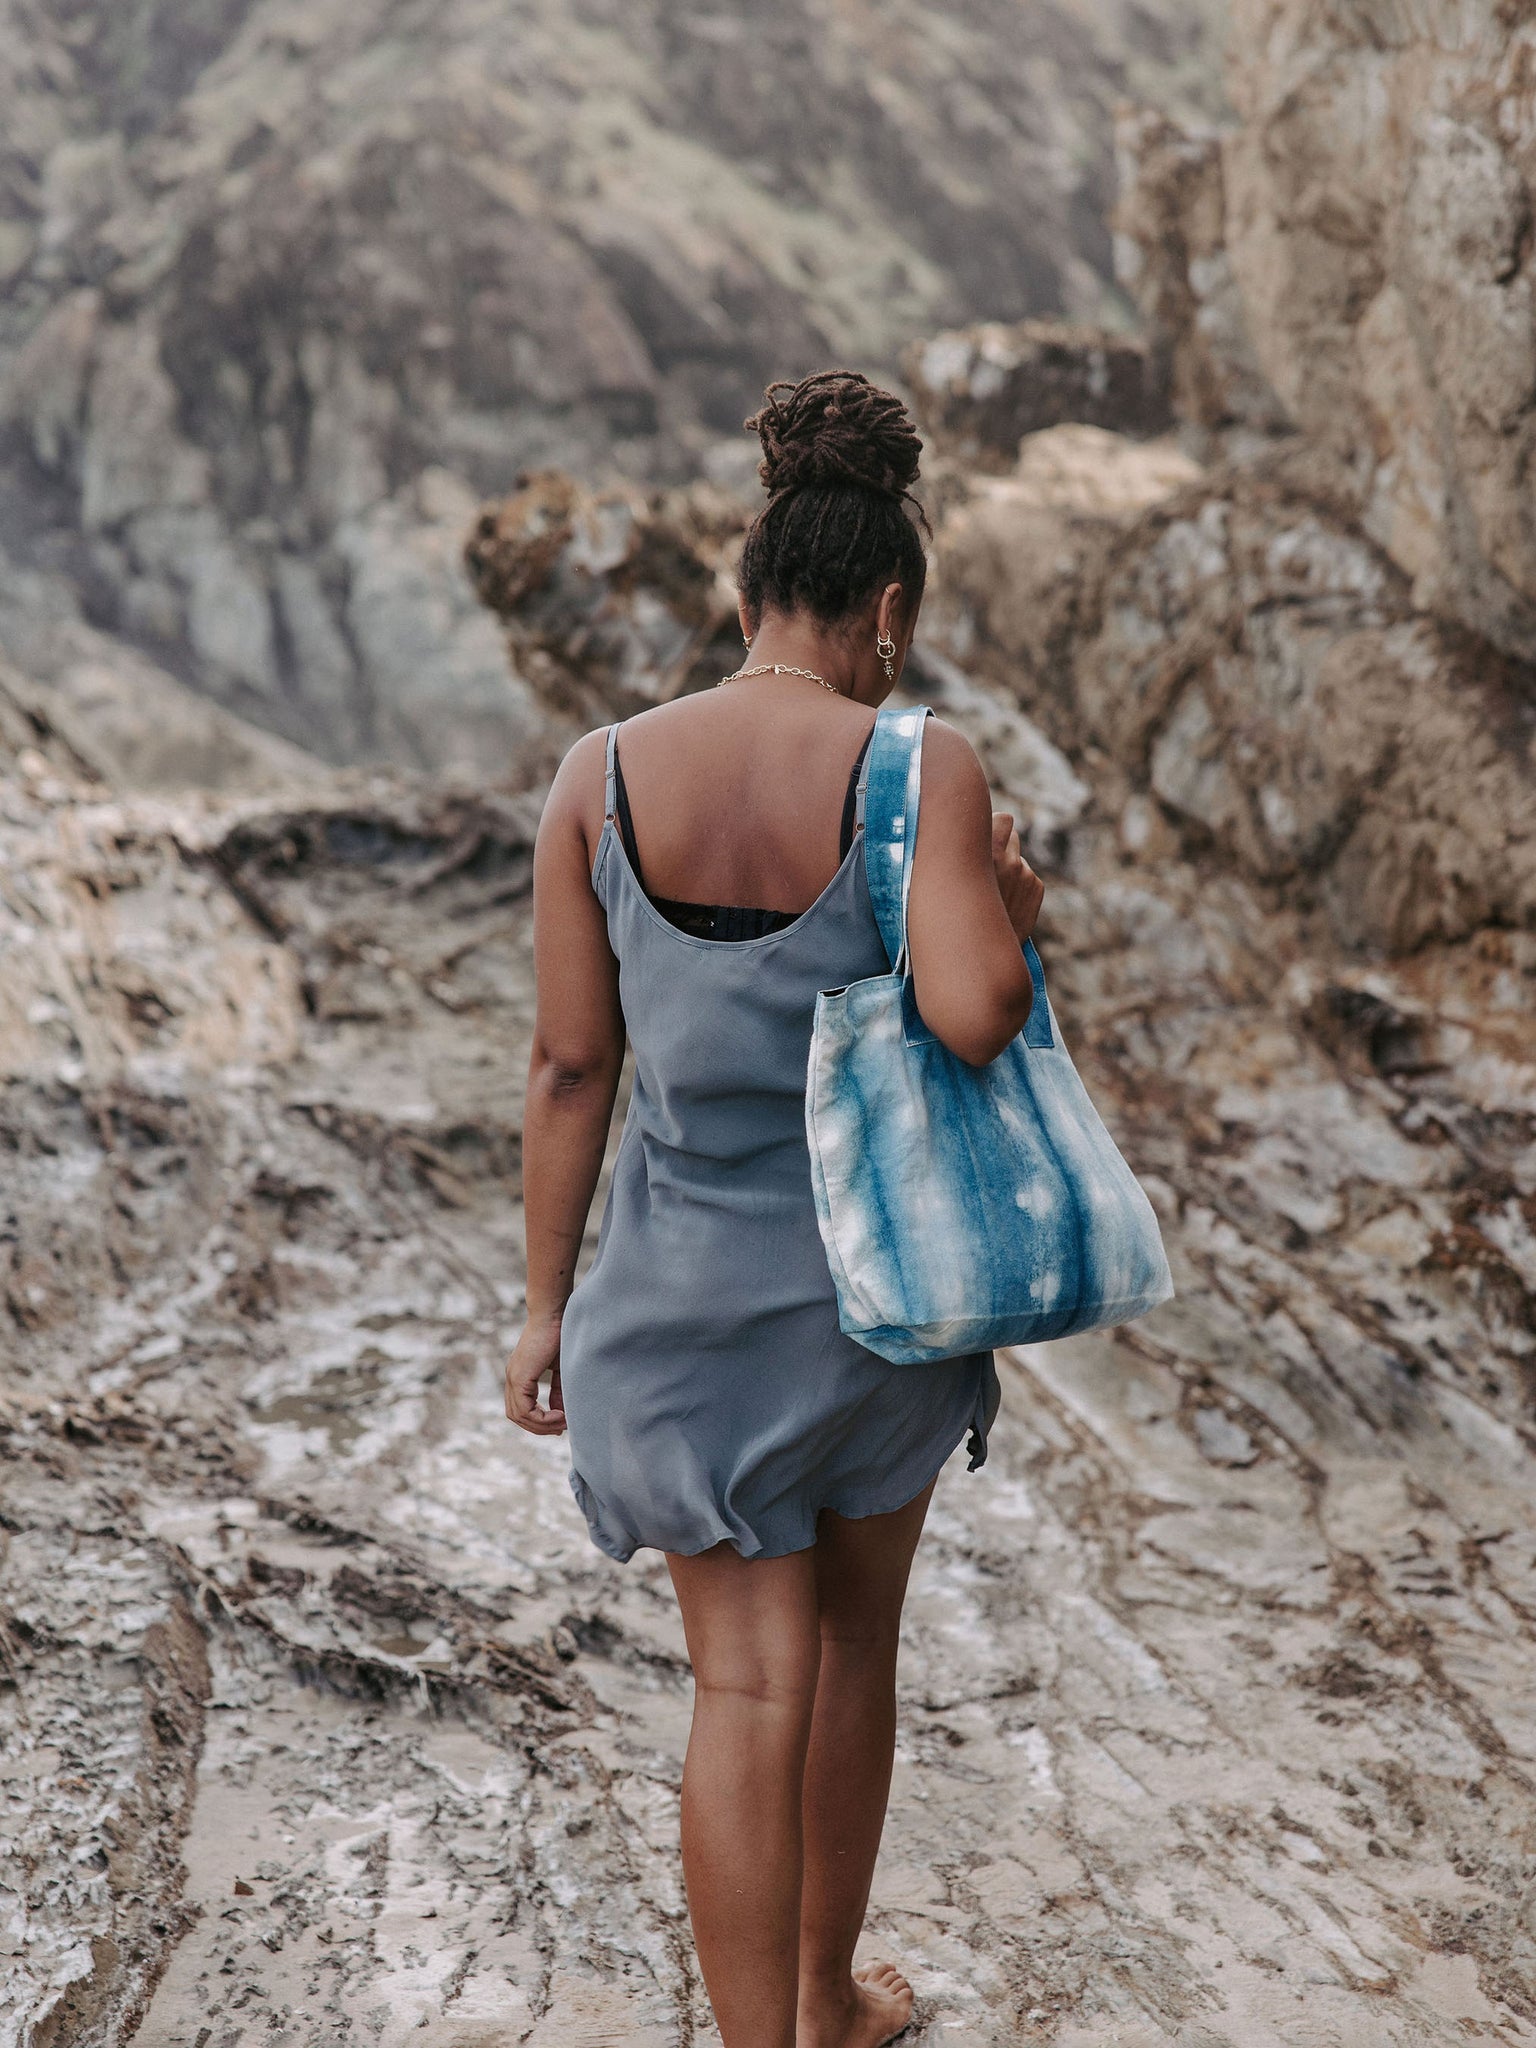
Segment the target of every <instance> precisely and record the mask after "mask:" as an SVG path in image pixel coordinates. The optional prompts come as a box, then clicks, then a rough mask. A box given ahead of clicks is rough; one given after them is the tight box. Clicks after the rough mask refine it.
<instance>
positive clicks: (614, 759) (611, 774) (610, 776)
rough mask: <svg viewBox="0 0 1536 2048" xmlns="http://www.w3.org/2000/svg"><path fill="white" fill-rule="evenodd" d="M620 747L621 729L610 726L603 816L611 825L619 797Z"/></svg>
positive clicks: (604, 780)
mask: <svg viewBox="0 0 1536 2048" xmlns="http://www.w3.org/2000/svg"><path fill="white" fill-rule="evenodd" d="M618 745H619V728H618V727H617V726H616V725H610V726H609V728H608V750H607V753H606V755H605V757H604V759H605V762H606V766H605V768H604V772H603V816H604V817H605V818H606V819H607V820H608V822H609V823H610V824H611V823H612V822H613V820H614V817H615V815H616V810H615V797H616V795H617V767H618V758H619V756H618Z"/></svg>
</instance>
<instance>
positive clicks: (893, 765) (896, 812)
mask: <svg viewBox="0 0 1536 2048" xmlns="http://www.w3.org/2000/svg"><path fill="white" fill-rule="evenodd" d="M930 716H931V713H930V712H929V709H928V706H927V705H926V704H912V705H901V706H899V707H897V706H892V705H889V704H888V705H885V706H883V707H882V709H881V710H880V711H879V712H878V713H877V714H876V717H875V729H874V732H873V734H872V735H871V738H870V742H869V750H868V752H867V753H866V754H865V756H864V772H863V774H862V775H861V776H860V778H859V793H858V800H857V810H856V814H855V815H856V817H857V819H858V821H859V822H860V823H861V824H862V825H863V828H864V871H865V873H866V875H867V876H868V877H869V900H870V904H871V906H872V907H873V909H874V913H875V922H876V924H878V925H879V927H880V937H881V939H882V940H883V942H884V945H885V952H886V958H887V959H888V960H889V961H890V963H891V966H892V967H893V968H894V969H896V970H898V971H899V970H901V969H903V968H904V967H905V965H906V952H907V896H908V893H909V891H910V890H911V887H912V852H913V848H914V847H915V846H916V844H917V808H918V801H919V798H920V797H921V794H922V772H923V728H924V727H925V726H926V725H927V723H928V720H929V717H930Z"/></svg>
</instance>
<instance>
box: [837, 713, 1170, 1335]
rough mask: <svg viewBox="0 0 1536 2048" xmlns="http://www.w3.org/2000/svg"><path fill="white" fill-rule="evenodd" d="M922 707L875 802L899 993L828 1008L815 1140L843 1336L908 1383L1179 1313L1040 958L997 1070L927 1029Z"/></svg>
mask: <svg viewBox="0 0 1536 2048" xmlns="http://www.w3.org/2000/svg"><path fill="white" fill-rule="evenodd" d="M929 716H930V713H929V711H928V709H927V707H926V706H923V705H919V706H916V707H912V708H900V709H895V708H892V707H890V706H887V707H886V708H884V709H883V710H882V711H881V712H880V714H879V717H878V719H877V721H876V725H875V733H874V738H873V740H872V741H871V743H870V748H869V754H868V757H867V760H866V764H865V776H864V789H863V792H862V797H861V805H862V816H863V822H864V857H865V863H866V871H867V874H868V878H869V894H870V901H871V903H872V905H873V907H874V911H875V916H876V920H877V922H878V923H879V926H880V934H881V938H882V940H883V942H884V945H885V950H886V954H887V956H888V958H889V960H890V963H891V971H890V972H889V973H888V974H880V975H876V976H873V977H872V978H871V979H869V980H866V981H858V982H853V983H851V984H850V985H849V986H848V987H846V988H840V989H828V990H824V991H823V992H822V993H821V995H820V996H819V997H818V999H817V1003H816V1017H815V1025H814V1028H813V1032H812V1037H811V1056H810V1068H809V1074H808V1079H807V1087H806V1132H807V1138H808V1141H809V1145H810V1154H811V1172H812V1179H813V1183H814V1188H815V1195H816V1215H817V1221H818V1222H819V1224H820V1226H821V1236H822V1242H823V1244H824V1245H825V1247H826V1253H827V1260H828V1263H829V1264H830V1266H831V1268H832V1277H833V1281H834V1283H835V1285H836V1288H837V1299H838V1316H839V1321H840V1323H841V1326H842V1328H843V1330H844V1332H845V1334H846V1335H848V1336H850V1337H852V1338H854V1339H855V1340H856V1341H857V1342H859V1343H860V1344H864V1345H867V1346H868V1348H869V1349H870V1350H871V1351H874V1352H877V1353H878V1354H879V1355H880V1356H881V1357H882V1358H886V1359H889V1360H891V1361H892V1362H893V1363H895V1364H916V1363H919V1362H921V1361H923V1360H925V1359H932V1358H947V1357H950V1356H952V1355H953V1354H954V1353H955V1352H960V1351H971V1350H979V1349H982V1348H983V1347H991V1346H994V1345H1002V1344H1035V1343H1040V1342H1043V1341H1044V1340H1046V1339H1048V1338H1052V1337H1064V1336H1067V1335H1069V1334H1070V1333H1072V1332H1073V1331H1076V1330H1088V1329H1093V1328H1095V1327H1096V1326H1099V1325H1102V1324H1107V1323H1123V1322H1129V1321H1130V1320H1131V1318H1132V1317H1134V1316H1139V1315H1142V1314H1144V1313H1145V1312H1146V1311H1147V1310H1148V1309H1150V1308H1153V1307H1155V1306H1156V1304H1157V1303H1158V1302H1161V1301H1167V1300H1168V1299H1169V1297H1170V1296H1171V1295H1172V1293H1173V1283H1172V1280H1171V1278H1170V1276H1169V1272H1168V1260H1167V1256H1166V1254H1165V1252H1164V1250H1163V1242H1162V1236H1161V1234H1160V1232H1159V1230H1158V1227H1157V1218H1156V1217H1155V1216H1154V1214H1153V1212H1152V1205H1151V1204H1150V1202H1148V1200H1147V1198H1146V1195H1145V1194H1144V1192H1143V1191H1142V1189H1141V1187H1140V1186H1139V1184H1138V1183H1137V1180H1136V1177H1135V1175H1134V1174H1133V1173H1132V1172H1131V1170H1130V1168H1129V1166H1127V1165H1126V1163H1125V1160H1124V1159H1123V1158H1122V1157H1121V1156H1120V1153H1119V1151H1118V1149H1117V1148H1116V1145H1115V1142H1114V1140H1113V1139H1112V1138H1111V1137H1110V1135H1109V1133H1108V1131H1107V1130H1106V1129H1105V1128H1104V1125H1103V1123H1102V1122H1101V1121H1100V1119H1099V1116H1098V1112H1097V1111H1096V1110H1095V1109H1094V1106H1093V1104H1092V1103H1091V1102H1090V1101H1089V1099H1088V1093H1087V1090H1086V1089H1085V1088H1084V1087H1083V1084H1082V1081H1081V1080H1080V1079H1079V1077H1078V1073H1077V1069H1076V1068H1075V1067H1074V1066H1073V1064H1072V1058H1071V1055H1070V1054H1069V1053H1068V1051H1067V1049H1066V1047H1065V1046H1064V1045H1063V1044H1062V1042H1061V1034H1060V1031H1059V1029H1058V1028H1057V1024H1056V1018H1055V1015H1054V1013H1053V1012H1052V1010H1051V1005H1050V998H1049V997H1048V996H1047V994H1046V989H1045V974H1044V971H1043V969H1042V968H1041V965H1040V956H1039V954H1038V953H1037V952H1036V951H1035V948H1034V944H1033V942H1032V941H1028V940H1026V942H1025V946H1024V952H1025V957H1026V959H1027V961H1028V964H1029V971H1030V976H1031V979H1032V980H1033V982H1034V990H1035V994H1034V1004H1033V1007H1032V1009H1031V1010H1030V1014H1029V1021H1028V1022H1027V1024H1026V1025H1025V1027H1024V1029H1023V1031H1022V1032H1021V1033H1020V1034H1019V1036H1018V1037H1017V1038H1016V1039H1015V1040H1014V1041H1013V1043H1012V1044H1011V1045H1009V1046H1008V1047H1006V1048H1005V1050H1004V1051H1003V1052H1002V1053H1000V1054H999V1055H998V1057H997V1058H996V1059H995V1060H993V1061H992V1063H991V1064H990V1065H989V1066H986V1067H971V1066H968V1065H967V1064H966V1063H965V1061H964V1060H961V1059H958V1058H957V1057H956V1056H955V1055H954V1054H953V1053H951V1052H950V1051H949V1050H948V1049H947V1047H945V1046H944V1045H942V1044H940V1042H939V1041H938V1040H937V1039H936V1038H935V1037H934V1036H933V1034H932V1033H931V1032H930V1031H929V1030H927V1028H926V1027H925V1026H924V1024H923V1021H922V1018H921V1017H920V1016H919V1014H918V1011H917V1005H916V1002H915V1000H914V997H913V991H912V974H911V967H910V963H909V960H908V956H907V895H908V891H909V889H910V886H911V880H912V856H913V852H914V849H915V844H916V838H917V818H918V803H919V796H920V792H921V774H922V746H923V729H924V727H925V725H926V723H927V720H928V718H929Z"/></svg>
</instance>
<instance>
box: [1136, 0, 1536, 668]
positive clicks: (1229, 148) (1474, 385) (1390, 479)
mask: <svg viewBox="0 0 1536 2048" xmlns="http://www.w3.org/2000/svg"><path fill="white" fill-rule="evenodd" d="M1232 32H1233V38H1234V48H1235V49H1236V50H1238V51H1241V52H1242V56H1241V60H1240V61H1239V62H1237V63H1235V64H1234V65H1233V67H1232V72H1231V92H1232V98H1233V103H1234V105H1235V107H1236V110H1237V114H1238V120H1237V122H1236V124H1235V126H1233V127H1232V128H1231V129H1230V130H1229V131H1228V132H1226V133H1224V134H1223V135H1222V136H1221V137H1220V139H1219V140H1214V139H1208V140H1203V141H1200V140H1195V141H1192V140H1190V139H1189V138H1187V137H1184V136H1182V135H1179V134H1178V133H1177V132H1176V131H1175V130H1172V129H1171V128H1170V127H1169V126H1168V124H1167V123H1165V122H1163V121H1161V120H1158V119H1156V118H1147V117H1131V118H1130V119H1128V120H1127V122H1126V123H1125V125H1124V127H1123V130H1122V148H1123V151H1124V155H1125V157H1126V159H1127V160H1128V163H1129V165H1130V166H1131V167H1132V168H1133V171H1134V177H1133V180H1132V181H1131V182H1132V187H1133V190H1132V197H1131V199H1130V203H1129V205H1128V206H1127V207H1126V208H1125V209H1124V210H1123V212H1122V214H1121V219H1120V228H1121V232H1122V234H1123V236H1124V238H1125V241H1126V243H1127V245H1128V248H1127V254H1128V255H1129V257H1130V259H1131V260H1130V261H1129V262H1128V263H1126V264H1124V265H1123V266H1122V274H1123V275H1124V276H1125V277H1126V281H1127V283H1128V284H1129V286H1130V288H1131V290H1132V292H1133V294H1134V295H1135V296H1136V297H1137V299H1138V301H1139V302H1140V304H1141V305H1142V307H1143V310H1144V311H1145V312H1146V313H1147V314H1148V315H1149V316H1151V317H1153V318H1155V319H1156V320H1157V321H1158V322H1159V323H1160V324H1161V325H1162V326H1163V327H1164V329H1165V330H1166V333H1167V337H1168V345H1169V347H1170V350H1171V354H1172V358H1173V362H1174V365H1175V383H1176V388H1177V390H1178V393H1179V395H1180V398H1181V400H1182V402H1183V405H1184V408H1185V410H1186V413H1187V414H1188V415H1189V416H1190V417H1192V418H1193V419H1195V420H1197V421H1198V422H1199V423H1200V424H1201V425H1202V426H1204V427H1206V428H1218V427H1224V426H1229V425H1233V424H1237V425H1242V426H1247V427H1249V428H1255V427H1256V428H1259V429H1260V430H1263V431H1269V430H1272V429H1273V428H1274V427H1276V426H1277V425H1279V424H1282V423H1289V424H1291V425H1294V426H1295V427H1296V428H1298V429H1299V430H1300V431H1301V432H1302V433H1304V434H1305V436H1306V438H1307V441H1308V444H1309V446H1310V447H1311V448H1312V449H1313V450H1314V451H1315V453H1316V454H1317V455H1318V456H1319V457H1320V458H1323V459H1326V461H1327V462H1328V464H1329V466H1330V468H1331V469H1332V471H1333V473H1334V476H1335V479H1336V488H1339V489H1341V490H1347V491H1348V492H1349V493H1350V495H1351V497H1352V499H1353V501H1354V503H1355V504H1356V506H1357V507H1358V510H1359V517H1360V522H1361V524H1362V525H1363V527H1364V529H1365V531H1366V533H1367V534H1368V535H1369V536H1370V537H1371V538H1372V539H1373V540H1375V541H1376V542H1377V543H1378V544H1379V545H1380V546H1381V547H1383V548H1384V549H1385V550H1386V551H1387V553H1388V554H1390V555H1391V556H1392V558H1393V560H1394V561H1396V562H1397V564H1398V565H1399V567H1400V568H1402V570H1403V571H1404V572H1405V574H1406V575H1407V576H1408V577H1409V578H1410V579H1411V582H1412V586H1413V596H1414V602H1415V603H1416V604H1418V605H1420V606H1422V607H1425V608H1427V609H1432V610H1437V611H1443V612H1446V613H1449V614H1450V615H1451V616H1453V617H1455V618H1458V619H1461V620H1463V621H1465V623H1466V624H1467V625H1469V626H1471V627H1472V628H1474V629H1475V630H1476V631H1477V632H1478V633H1480V634H1482V635H1483V636H1485V637H1486V638H1487V639H1489V640H1491V641H1493V642H1494V643H1495V644H1496V645H1497V646H1500V647H1502V648H1504V649H1505V650H1506V651H1508V652H1510V653H1512V654H1517V655H1520V656H1522V657H1523V658H1524V659H1526V660H1528V661H1529V660H1532V659H1536V524H1533V520H1532V513H1531V498H1530V488H1529V471H1530V464H1531V457H1532V448H1533V445H1536V296H1533V295H1536V243H1533V238H1532V231H1531V223H1532V207H1533V198H1536V92H1533V88H1532V82H1531V81H1532V76H1533V65H1536V22H1533V21H1532V19H1531V18H1530V12H1529V10H1528V9H1526V8H1523V7H1519V6H1509V5H1499V4H1495V0H1475V4H1473V5H1470V6H1466V7H1437V6H1429V7H1424V8H1403V7H1399V6H1397V5H1394V4H1392V0H1366V4H1362V5H1359V6H1355V7H1348V8H1332V9H1325V10H1322V11H1319V10H1318V9H1316V8H1312V7H1307V6H1303V5H1302V4H1300V0H1238V4H1237V5H1236V6H1234V8H1233V20H1232Z"/></svg>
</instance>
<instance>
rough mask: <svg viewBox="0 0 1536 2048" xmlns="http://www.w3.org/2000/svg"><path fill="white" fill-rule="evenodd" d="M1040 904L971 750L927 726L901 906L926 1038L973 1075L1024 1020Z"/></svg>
mask: <svg viewBox="0 0 1536 2048" xmlns="http://www.w3.org/2000/svg"><path fill="white" fill-rule="evenodd" d="M1044 895H1045V885H1044V884H1043V883H1042V882H1041V880H1040V878H1039V877H1038V875H1036V874H1035V873H1034V872H1033V870H1032V869H1030V868H1029V867H1028V866H1027V865H1026V864H1025V862H1024V860H1023V857H1022V855H1021V854H1020V852H1019V838H1018V833H1017V832H1016V831H1015V830H1014V828H1013V820H1012V819H1011V818H1008V817H1005V816H1001V815H1000V816H999V817H998V818H996V819H994V817H993V815H992V797H991V792H990V791H989V790H988V788H987V778H986V775H985V773H984V772H983V770H982V766H981V763H980V761H978V760H977V758H976V754H975V750H974V749H973V747H972V746H971V744H970V742H969V741H968V740H966V739H965V738H964V737H962V735H961V734H960V733H958V732H956V731H955V730H954V728H953V727H952V726H947V725H944V724H942V723H941V722H940V720H938V719H937V718H931V719H930V720H929V721H928V729H927V731H926V733H925V734H924V735H923V800H922V804H921V806H920V808H919V811H918V818H917V847H916V850H915V852H914V854H913V857H912V890H911V895H910V898H909V900H908V904H907V943H908V946H909V948H910V950H911V954H912V985H913V993H914V995H915V996H916V999H917V1008H918V1013H919V1015H920V1016H921V1017H922V1020H923V1022H924V1023H925V1024H926V1025H927V1026H928V1029H929V1030H930V1031H931V1032H932V1033H933V1035H934V1037H935V1038H937V1039H938V1040H939V1041H940V1042H941V1043H942V1044H944V1045H946V1046H948V1048H949V1050H950V1051H951V1052H952V1053H954V1054H956V1055H957V1057H959V1058H960V1059H963V1060H965V1061H967V1062H968V1063H969V1064H970V1065H971V1066H973V1067H983V1066H986V1065H987V1063H988V1062H989V1061H991V1060H995V1059H996V1058H997V1056H998V1054H999V1053H1000V1052H1001V1051H1002V1050H1003V1048H1004V1046H1006V1045H1008V1044H1009V1043H1010V1042H1011V1041H1012V1040H1013V1039H1014V1038H1016V1037H1017V1036H1018V1034H1019V1032H1020V1031H1022V1030H1023V1028H1024V1024H1025V1021H1026V1019H1027V1018H1028V1016H1029V1011H1030V1003H1031V1000H1032V998H1033V994H1034V990H1033V985H1032V983H1031V981H1030V978H1029V968H1028V966H1027V965H1026V963H1025V960H1024V954H1023V942H1024V940H1025V939H1027V938H1028V937H1029V934H1030V933H1031V932H1032V931H1033V930H1034V926H1035V919H1036V918H1037V917H1038V916H1039V914H1040V904H1041V901H1042V900H1043V898H1044Z"/></svg>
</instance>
